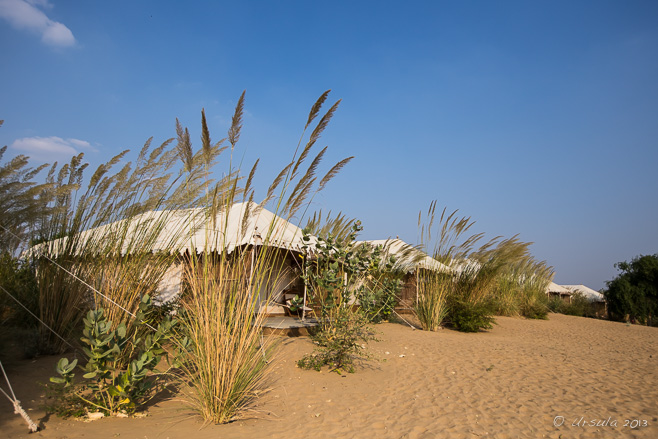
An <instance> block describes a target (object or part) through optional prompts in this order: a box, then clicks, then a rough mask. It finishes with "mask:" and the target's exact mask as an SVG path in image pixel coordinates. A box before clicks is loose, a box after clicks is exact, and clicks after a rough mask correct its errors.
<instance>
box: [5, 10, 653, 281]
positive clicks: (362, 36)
mask: <svg viewBox="0 0 658 439" xmlns="http://www.w3.org/2000/svg"><path fill="white" fill-rule="evenodd" d="M0 53H1V55H2V63H0V119H4V120H5V124H4V126H3V127H2V128H0V145H8V146H9V154H19V153H23V154H27V155H30V156H32V157H33V158H34V159H35V164H36V163H38V162H43V161H49V162H52V161H53V160H60V161H62V160H66V159H67V158H68V157H70V155H71V153H73V152H85V156H86V158H87V160H88V161H90V162H91V163H92V164H93V165H97V164H99V163H101V162H103V161H106V160H107V159H108V158H109V157H111V156H112V155H113V154H115V153H117V152H119V151H121V150H123V149H131V150H133V151H135V150H137V149H138V148H140V147H141V145H142V144H143V143H144V142H145V141H146V139H148V138H149V137H151V136H154V138H155V141H157V142H162V141H164V140H166V139H167V138H169V137H173V136H174V135H175V130H174V123H175V118H176V117H178V118H179V119H180V120H181V123H183V124H184V125H186V126H188V127H189V128H190V130H191V133H192V137H193V139H198V138H199V129H200V111H201V108H205V111H206V114H207V117H208V120H209V126H210V130H211V134H212V136H213V138H214V139H219V138H221V137H224V135H225V132H226V129H227V128H228V124H229V121H230V117H231V115H232V113H233V109H234V106H235V103H236V101H237V99H238V97H239V96H240V93H241V92H242V91H243V90H246V91H247V100H246V116H245V120H244V130H243V136H242V139H241V142H240V148H241V150H242V151H244V159H245V162H246V163H251V162H253V161H254V160H255V159H256V158H258V157H260V158H261V165H260V167H259V170H260V172H259V177H258V182H259V183H260V184H261V186H266V185H267V184H268V183H269V181H271V179H272V178H273V177H274V175H275V174H276V172H277V171H278V170H279V169H280V168H282V167H283V166H284V165H285V163H286V162H287V160H289V158H290V156H291V154H292V152H293V150H294V148H295V146H296V144H297V141H298V139H299V136H300V134H301V130H302V128H303V125H304V123H305V121H306V116H307V114H308V110H309V109H310V106H311V105H312V103H313V102H314V101H315V99H317V97H318V96H320V94H321V93H322V92H323V91H325V90H327V89H332V93H331V97H330V100H332V102H333V101H335V100H337V99H342V103H341V105H340V108H339V110H338V112H337V113H336V115H335V117H334V119H333V121H332V123H331V124H330V126H329V128H328V129H327V131H326V132H325V135H324V136H323V138H322V140H321V145H320V146H324V145H328V146H329V151H328V153H327V158H326V166H327V167H328V166H329V165H330V164H331V163H333V162H336V161H338V160H340V159H342V158H344V157H346V156H351V155H354V156H355V159H354V160H353V162H352V163H350V164H349V166H348V167H347V168H346V169H345V170H344V171H343V172H342V173H341V174H340V175H339V176H338V177H337V178H336V179H335V180H334V181H333V182H332V184H331V185H330V186H329V187H328V188H327V189H326V191H325V192H323V193H322V194H321V195H320V196H318V197H317V198H316V199H315V200H314V204H313V206H312V208H313V209H323V210H324V211H327V210H333V211H334V212H336V211H343V212H344V213H346V214H347V215H348V216H350V217H356V218H359V219H361V220H362V222H363V223H364V226H365V230H364V233H363V235H362V237H363V238H364V239H383V238H386V237H389V236H392V237H395V236H396V235H399V237H400V238H402V239H404V240H406V241H407V242H410V243H416V241H417V236H418V230H417V218H418V212H419V211H420V210H423V211H424V210H426V209H427V207H428V205H429V203H430V202H431V201H432V200H435V199H436V200H438V205H439V206H446V207H447V208H448V209H449V210H455V209H459V211H460V213H461V214H462V215H465V216H470V217H471V218H472V219H474V220H475V221H476V225H475V226H474V230H476V231H483V232H486V233H487V235H488V236H490V237H492V236H495V235H504V236H508V237H509V236H512V235H515V234H517V233H518V234H520V239H522V240H524V241H532V242H534V244H533V246H532V247H531V249H532V252H533V254H534V255H535V257H536V258H538V259H540V260H546V261H547V262H548V263H549V264H550V265H552V266H554V267H555V270H556V278H555V280H556V282H558V283H563V284H580V283H582V284H585V285H588V286H590V287H591V288H594V289H599V288H602V287H603V286H604V285H605V281H606V280H611V279H612V278H613V277H614V276H615V275H616V274H617V271H616V269H615V268H614V267H613V264H614V263H615V262H619V261H622V260H629V259H631V258H632V257H634V256H636V255H639V254H653V253H658V227H657V226H656V225H657V224H658V176H657V173H656V171H657V169H658V140H657V139H658V80H657V78H658V3H657V2H655V1H653V0H650V1H624V2H622V1H596V2H592V1H577V0H576V1H573V0H572V1H496V2H491V1H459V2H458V1H453V2H444V1H427V2H413V1H410V2H387V1H377V2H366V1H362V2H354V1H351V2H342V1H335V2H330V3H326V2H323V3H321V2H308V1H299V2H294V1H282V2H272V1H252V2H219V1H217V2H215V1H207V2H202V1H198V2H186V3H182V2H171V1H140V2H127V1H114V2H82V1H77V2H75V1H63V0H0ZM197 146H198V143H197Z"/></svg>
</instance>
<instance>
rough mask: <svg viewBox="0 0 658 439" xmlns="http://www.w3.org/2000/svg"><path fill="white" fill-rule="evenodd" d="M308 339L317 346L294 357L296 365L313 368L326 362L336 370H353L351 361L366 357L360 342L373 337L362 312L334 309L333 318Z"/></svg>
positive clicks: (318, 367) (318, 368) (320, 366)
mask: <svg viewBox="0 0 658 439" xmlns="http://www.w3.org/2000/svg"><path fill="white" fill-rule="evenodd" d="M312 339H313V341H314V342H315V343H317V348H316V349H315V350H314V352H312V353H311V354H308V355H305V356H304V357H303V358H301V359H300V360H299V361H297V365H298V366H299V367H301V368H303V369H315V370H317V371H320V370H321V369H322V367H324V366H329V369H330V370H331V371H334V372H338V373H341V372H343V371H344V372H349V373H354V372H355V368H354V364H355V361H356V360H359V359H367V358H369V355H368V353H367V351H366V349H365V347H364V343H367V342H369V341H372V340H376V338H375V336H374V334H373V333H372V331H371V330H370V328H369V327H368V319H367V318H366V316H365V315H364V314H363V313H362V312H359V311H355V310H352V311H347V310H345V311H343V312H337V313H335V320H334V322H332V324H331V325H330V326H327V327H325V329H323V330H320V331H318V332H317V333H315V334H313V336H312Z"/></svg>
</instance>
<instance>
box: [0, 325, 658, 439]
mask: <svg viewBox="0 0 658 439" xmlns="http://www.w3.org/2000/svg"><path fill="white" fill-rule="evenodd" d="M497 321H498V325H496V326H495V327H494V329H493V330H491V331H489V332H486V333H479V334H463V333H458V332H455V331H451V330H441V331H439V332H436V333H427V332H423V331H413V330H412V329H411V328H409V327H408V326H405V325H401V324H390V323H389V324H383V325H378V326H375V328H376V330H377V331H379V335H378V338H379V339H380V341H379V342H372V343H371V344H370V351H371V352H372V354H373V356H374V357H375V358H376V359H374V360H372V361H369V362H367V363H365V364H363V365H362V366H361V367H360V368H359V369H358V371H357V373H355V374H349V375H347V376H340V375H338V374H335V373H327V372H326V371H324V372H321V373H318V372H315V371H305V370H300V369H298V368H296V367H295V360H297V359H299V358H300V357H301V356H302V355H303V354H304V353H306V352H310V351H311V350H312V345H311V343H310V342H309V340H308V339H306V338H286V339H283V340H282V349H281V351H280V355H279V357H278V359H277V360H276V361H275V362H274V366H273V367H274V375H273V376H274V379H273V381H272V390H271V391H270V392H269V394H268V395H267V397H266V398H265V399H264V400H263V402H262V404H261V405H260V407H259V412H258V413H255V414H254V415H255V416H256V418H254V419H249V420H244V421H237V422H234V423H231V424H228V425H221V426H215V425H210V426H206V427H204V428H202V423H201V421H200V420H199V419H198V418H197V417H195V416H194V415H193V414H192V413H190V412H189V410H188V409H186V408H185V406H184V405H183V404H182V403H181V402H180V401H176V400H169V401H165V402H161V403H158V404H157V405H155V406H153V407H151V408H149V410H148V413H149V416H147V417H143V418H135V419H132V418H131V419H117V418H106V419H102V420H99V421H95V422H91V423H84V422H80V421H75V420H66V421H65V420H61V419H59V418H56V417H54V416H50V417H47V418H44V413H43V411H42V410H40V409H39V405H40V403H41V401H42V397H41V395H40V394H41V389H40V388H39V387H37V386H36V382H38V381H41V382H45V381H47V378H48V377H49V376H51V375H52V372H51V371H52V370H53V367H54V364H55V362H56V360H57V359H56V358H41V359H39V360H37V361H14V362H10V363H9V364H8V373H9V375H10V378H11V380H12V383H13V384H14V390H15V391H16V392H17V396H18V397H19V399H21V400H22V401H23V403H24V406H25V407H26V408H28V409H29V413H30V414H31V415H32V416H33V417H34V418H35V420H36V419H39V420H40V421H41V422H42V424H43V425H44V426H45V429H44V430H43V431H41V432H39V433H37V434H32V435H29V434H27V428H26V427H25V424H24V423H23V422H22V419H21V418H20V417H18V416H17V415H14V414H12V407H11V405H10V404H9V402H8V401H6V399H4V403H0V410H1V411H0V435H4V436H6V437H12V438H14V437H15V438H21V437H23V438H28V437H29V438H30V439H34V438H38V437H43V438H61V439H63V438H82V437H86V438H89V437H92V438H112V437H118V438H141V439H143V438H149V439H151V438H163V439H164V438H171V439H174V438H216V437H222V438H261V437H271V438H301V437H315V438H338V437H340V438H343V437H345V438H439V437H440V438H474V437H491V438H519V437H531V438H538V437H539V438H541V437H549V438H560V437H562V438H619V437H622V438H626V437H628V438H656V437H658V328H647V327H642V326H627V325H625V324H622V323H615V322H607V321H601V320H593V319H586V318H579V317H570V316H563V315H557V314H551V315H550V320H548V321H531V320H523V319H515V318H504V317H500V318H498V319H497ZM597 424H598V425H597ZM637 424H639V426H638V425H637ZM632 427H637V428H632Z"/></svg>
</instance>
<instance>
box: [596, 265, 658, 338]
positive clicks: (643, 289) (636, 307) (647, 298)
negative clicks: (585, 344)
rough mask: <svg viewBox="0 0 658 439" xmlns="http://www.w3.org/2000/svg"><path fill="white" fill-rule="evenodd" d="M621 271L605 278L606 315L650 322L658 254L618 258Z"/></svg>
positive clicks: (657, 297) (656, 295) (656, 297)
mask: <svg viewBox="0 0 658 439" xmlns="http://www.w3.org/2000/svg"><path fill="white" fill-rule="evenodd" d="M615 267H616V268H617V269H619V270H621V271H622V273H621V274H620V275H619V276H617V277H616V278H614V279H613V280H611V281H609V282H607V286H608V289H607V290H606V291H604V293H603V294H604V295H605V298H606V300H607V302H608V312H609V314H610V317H611V318H613V319H617V320H622V319H627V318H628V319H630V320H632V321H638V322H640V323H643V324H648V325H652V324H655V323H654V322H653V316H655V315H656V313H658V254H654V255H644V256H643V255H640V256H637V257H635V258H634V259H633V260H631V262H619V263H617V264H615Z"/></svg>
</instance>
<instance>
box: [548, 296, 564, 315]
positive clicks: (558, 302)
mask: <svg viewBox="0 0 658 439" xmlns="http://www.w3.org/2000/svg"><path fill="white" fill-rule="evenodd" d="M566 305H567V303H566V302H565V301H564V300H562V299H561V298H559V297H551V298H550V299H548V304H547V306H548V309H549V311H550V312H554V313H560V314H564V309H565V307H566Z"/></svg>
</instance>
